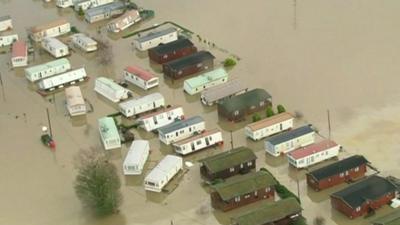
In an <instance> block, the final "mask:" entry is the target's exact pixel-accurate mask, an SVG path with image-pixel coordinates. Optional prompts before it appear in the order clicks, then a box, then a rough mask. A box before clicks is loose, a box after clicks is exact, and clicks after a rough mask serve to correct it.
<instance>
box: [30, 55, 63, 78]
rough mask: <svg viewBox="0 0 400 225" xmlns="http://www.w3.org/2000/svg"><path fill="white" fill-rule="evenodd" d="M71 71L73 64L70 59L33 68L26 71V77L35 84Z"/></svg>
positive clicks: (54, 61)
mask: <svg viewBox="0 0 400 225" xmlns="http://www.w3.org/2000/svg"><path fill="white" fill-rule="evenodd" d="M70 69H71V64H70V62H69V60H68V59H66V58H61V59H56V60H53V61H50V62H47V63H44V64H40V65H36V66H32V67H29V68H26V69H25V77H26V78H27V79H28V80H29V81H31V82H35V81H38V80H40V79H43V78H46V77H50V76H53V75H56V74H59V73H64V72H66V71H68V70H70Z"/></svg>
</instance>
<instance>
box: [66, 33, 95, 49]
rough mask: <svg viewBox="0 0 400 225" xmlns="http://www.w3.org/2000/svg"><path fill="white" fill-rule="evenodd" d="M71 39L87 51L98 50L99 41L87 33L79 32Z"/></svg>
mask: <svg viewBox="0 0 400 225" xmlns="http://www.w3.org/2000/svg"><path fill="white" fill-rule="evenodd" d="M71 41H72V43H73V44H74V45H76V46H78V47H79V48H80V49H82V50H83V51H85V52H93V51H96V50H97V42H96V41H95V40H93V39H92V38H90V37H89V36H87V35H86V34H82V33H78V34H74V35H72V36H71Z"/></svg>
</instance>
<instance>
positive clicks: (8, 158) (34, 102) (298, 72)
mask: <svg viewBox="0 0 400 225" xmlns="http://www.w3.org/2000/svg"><path fill="white" fill-rule="evenodd" d="M137 3H138V4H139V5H140V6H143V7H144V8H149V9H154V10H155V11H156V17H155V18H153V19H152V20H150V21H147V22H144V23H142V24H140V25H139V26H136V27H133V28H130V30H136V29H141V28H145V27H148V26H151V25H153V24H155V23H158V24H159V23H162V22H163V21H173V22H177V23H178V24H181V25H183V26H185V27H187V28H189V29H190V30H192V31H194V32H195V33H196V34H195V35H197V34H199V35H200V36H201V37H202V38H205V39H207V40H209V41H211V42H213V43H215V44H216V45H217V47H218V49H217V48H212V47H209V46H206V45H205V44H200V43H198V41H196V40H197V38H196V36H194V38H193V40H195V41H196V44H197V45H198V46H199V48H200V49H209V50H211V51H212V52H213V53H214V54H215V55H216V56H217V63H219V62H221V61H222V60H223V59H224V58H225V57H226V56H227V55H229V54H235V55H237V56H239V57H240V58H241V60H240V62H239V63H238V65H237V66H236V67H235V68H234V69H233V70H232V71H230V75H231V76H232V77H235V78H239V79H240V80H241V81H242V82H243V83H244V84H245V85H246V86H248V87H251V88H255V87H262V88H265V89H267V90H268V91H269V92H270V93H271V94H272V96H273V100H274V102H275V104H278V103H282V104H284V105H285V106H286V108H287V109H288V110H289V111H292V112H293V111H299V112H301V113H302V114H303V115H304V118H303V119H302V120H299V121H296V124H298V125H300V124H304V123H312V124H314V125H315V126H316V127H317V128H318V129H319V131H320V133H321V134H322V135H324V136H327V135H328V134H327V127H328V126H327V122H326V111H327V109H329V110H330V114H331V120H332V137H333V139H335V140H336V141H337V142H338V143H340V144H342V145H343V146H344V149H345V151H344V152H342V153H341V154H340V156H339V158H344V157H346V156H349V155H352V154H363V155H365V156H366V157H367V158H368V159H369V160H370V161H371V162H372V163H373V165H374V166H376V167H377V168H379V169H380V171H381V173H382V174H384V175H389V174H391V175H395V176H400V169H399V162H400V155H399V154H398V146H399V139H398V135H399V133H400V104H399V103H398V99H399V96H400V91H399V89H398V83H399V82H400V77H399V76H398V74H399V72H400V67H398V65H399V56H398V52H399V51H400V33H399V32H398V29H397V28H398V27H399V25H400V24H399V23H400V22H399V21H400V20H399V14H398V8H399V6H400V3H399V2H398V1H394V0H388V1H372V0H366V1H353V0H351V1H327V0H323V1H318V0H302V1H300V0H297V1H296V7H294V3H295V1H294V0H283V1H282V0H268V1H265V0H254V1H251V2H244V1H238V0H234V1H229V2H228V1H212V0H203V1H168V2H166V1H162V2H161V1H155V0H150V1H141V0H139V1H137ZM245 4H246V5H245ZM4 14H10V15H11V16H12V17H13V22H14V27H15V31H16V32H18V34H19V35H20V37H22V39H24V38H25V36H26V32H25V30H26V28H28V27H31V26H33V25H36V24H42V23H45V22H48V21H51V20H53V19H56V18H59V17H64V18H66V19H68V20H69V21H70V22H71V23H72V25H74V26H76V27H77V28H78V29H80V30H82V31H84V32H88V33H89V34H91V35H92V36H94V37H98V36H100V35H99V34H98V30H100V32H101V35H102V36H103V37H105V38H107V39H109V40H110V41H111V43H112V45H113V53H114V65H112V66H108V67H106V68H105V67H104V66H101V65H98V64H97V63H96V61H95V60H93V58H94V56H93V55H90V54H83V53H82V52H79V51H76V52H73V53H72V55H71V56H69V59H70V60H71V61H72V65H73V67H79V66H85V68H86V69H87V71H88V74H89V75H90V77H91V79H90V80H89V81H88V82H85V83H82V84H80V86H81V88H82V91H83V95H84V96H85V98H86V99H88V100H89V102H90V103H91V104H92V105H93V106H94V112H92V113H89V114H88V115H87V116H85V117H79V118H76V119H70V118H69V117H67V116H65V108H64V101H65V99H64V94H63V92H60V93H57V94H55V95H54V99H55V103H54V102H53V103H50V102H49V99H52V98H53V97H52V96H49V97H47V98H43V97H41V96H39V95H38V94H37V93H35V92H34V86H33V85H31V84H29V83H28V82H27V80H26V79H24V75H23V70H22V69H16V70H10V68H9V57H10V54H9V53H6V54H0V63H1V66H0V72H1V74H2V80H3V83H4V93H5V96H3V94H1V99H0V142H1V147H0V149H1V151H2V157H0V165H1V166H0V168H1V170H0V180H1V185H0V193H1V196H2V201H1V203H0V224H10V225H20V224H32V225H36V224H41V225H47V224H48V225H50V224H60V225H62V224H68V225H69V224H82V225H89V224H96V225H100V224H114V225H128V224H129V225H133V224H135V225H152V224H154V225H155V224H157V225H160V224H171V221H173V224H175V225H187V224H207V225H217V224H228V223H229V216H231V215H236V214H238V213H240V212H242V211H246V210H248V209H251V208H254V207H256V206H257V204H254V205H250V206H246V207H244V208H242V209H240V210H235V211H232V212H230V213H226V214H225V213H221V212H218V211H214V210H212V209H211V208H210V202H209V197H208V194H207V191H208V189H207V188H204V187H203V186H202V183H201V179H200V177H199V168H198V165H197V164H196V165H195V166H194V167H192V168H190V169H189V171H188V172H187V173H186V174H185V175H184V177H183V179H182V180H180V181H179V182H178V183H179V185H178V187H177V188H176V189H175V190H174V191H173V192H172V193H170V194H164V193H163V194H158V195H157V194H154V193H146V192H145V191H144V189H143V186H142V180H143V177H144V176H139V177H124V176H122V175H121V179H122V182H123V187H122V192H123V196H124V203H123V205H122V207H121V212H120V213H119V214H118V215H114V216H110V217H107V218H101V219H99V218H93V217H92V216H90V214H89V213H88V212H86V211H85V210H83V209H82V207H81V204H80V202H79V201H78V199H77V198H76V196H75V193H74V191H73V181H74V176H75V173H76V171H75V170H74V167H73V157H74V155H75V154H76V153H77V152H78V151H79V149H85V148H90V147H99V148H101V143H100V140H99V134H98V130H97V119H98V118H99V117H102V116H105V115H107V114H110V113H114V112H115V111H116V110H115V109H116V106H115V105H114V104H110V103H109V102H108V101H107V100H105V99H103V98H101V97H99V96H98V95H97V94H96V93H95V92H94V91H93V85H94V83H93V81H94V78H95V77H97V76H107V77H111V78H114V79H116V80H120V79H121V77H122V69H123V68H124V67H125V66H127V65H131V64H132V65H140V66H142V67H144V68H147V69H154V70H155V71H159V67H157V66H156V65H150V64H149V62H148V59H147V58H146V57H145V56H143V54H138V53H137V52H136V51H134V50H133V49H132V46H131V42H132V38H129V39H120V36H119V35H112V36H110V35H107V33H106V32H105V31H104V29H99V27H102V26H103V25H104V24H105V22H100V23H97V24H94V25H88V24H86V23H85V22H83V21H82V20H81V19H80V18H79V17H77V16H76V14H75V13H74V12H73V11H72V10H71V9H57V8H56V7H55V6H54V3H50V4H45V3H43V2H42V1H40V0H34V1H32V0H0V15H4ZM221 49H222V50H221ZM223 50H227V51H228V52H229V53H226V52H225V51H223ZM50 59H51V57H50V56H49V55H48V54H47V53H43V52H39V51H36V53H35V57H34V59H33V58H31V65H32V64H39V63H41V62H45V61H48V60H50ZM157 74H159V75H160V77H161V82H160V83H161V85H160V86H159V87H158V88H155V89H153V90H151V91H150V92H156V91H159V92H161V93H162V94H163V95H164V96H165V97H166V101H167V104H171V105H176V104H179V105H182V106H183V107H184V110H185V113H186V115H189V116H192V115H198V114H200V115H202V116H203V117H204V118H205V120H206V122H207V124H206V125H207V128H209V129H211V128H215V127H219V128H221V129H223V131H224V139H225V145H224V146H223V149H229V148H230V143H229V142H230V133H229V131H230V130H232V131H233V133H232V135H233V144H234V146H240V145H247V146H249V147H251V148H252V149H254V150H255V151H256V153H257V155H258V157H259V158H258V167H262V166H265V167H267V168H268V169H269V170H271V172H273V173H274V175H275V176H276V177H277V178H278V179H279V180H280V181H281V182H282V183H284V184H285V185H287V186H288V187H289V188H290V189H291V190H292V191H293V192H295V193H297V180H298V181H299V187H300V196H301V199H302V203H303V208H304V213H303V214H304V216H305V217H307V218H308V219H309V220H312V219H313V218H314V217H315V216H323V217H324V218H325V219H326V221H327V224H329V225H334V224H338V225H350V224H351V225H353V224H354V225H365V224H368V221H369V220H371V219H373V218H375V217H371V218H367V219H365V218H359V219H356V220H348V219H347V218H345V217H344V216H343V215H341V214H340V213H338V212H336V211H335V210H332V209H331V207H330V202H329V194H330V193H333V192H334V191H336V190H339V189H340V188H342V187H345V186H346V185H341V186H339V187H335V188H333V189H329V190H327V191H324V192H320V193H315V192H313V191H312V190H310V189H308V188H307V186H306V183H305V179H304V178H305V177H304V174H305V172H306V171H304V170H300V171H298V170H294V169H293V168H290V167H288V163H287V161H286V159H285V158H283V157H282V158H273V157H271V156H269V155H266V154H265V153H264V151H263V144H262V142H252V141H249V140H247V139H246V138H245V137H244V132H243V129H242V127H243V126H244V125H245V124H246V123H247V122H248V121H247V122H243V123H239V124H231V123H227V122H225V121H223V120H220V119H219V118H218V116H217V113H216V109H215V107H211V108H205V107H203V106H202V105H201V103H200V102H199V101H198V96H197V97H188V96H186V95H185V94H184V93H183V91H182V81H180V82H174V83H173V84H172V83H170V82H169V81H164V80H163V78H162V76H161V74H160V73H157ZM129 88H130V89H131V90H133V91H134V92H135V94H137V95H143V94H145V92H144V91H140V90H139V89H137V88H134V87H133V86H129ZM3 99H5V100H3ZM46 107H47V108H49V110H50V113H51V119H52V125H53V131H54V136H55V139H56V142H57V150H56V152H54V153H52V152H50V151H49V150H48V149H47V148H45V147H43V146H42V144H41V143H40V141H39V135H40V127H41V126H42V125H46V124H47V121H46V114H45V109H46ZM24 113H25V115H26V117H24ZM135 134H136V136H137V137H141V138H145V139H149V140H150V144H151V149H152V152H151V156H150V160H149V162H147V163H146V166H145V170H146V172H148V171H149V170H150V169H151V168H153V167H154V166H155V165H156V163H157V162H158V160H160V159H161V158H162V157H163V155H165V154H169V153H172V150H171V148H169V147H165V146H163V145H161V144H160V142H159V141H158V139H157V136H156V135H154V134H151V133H150V134H149V133H145V132H143V131H140V130H138V131H135ZM128 147H129V146H124V147H123V148H122V149H121V150H114V151H111V152H109V153H108V154H110V157H111V159H112V161H113V162H114V163H115V165H116V166H117V167H118V169H119V172H120V174H122V169H121V164H122V161H123V158H124V156H125V154H126V152H127V148H128ZM223 149H220V148H215V149H209V150H206V151H203V152H199V153H196V154H194V155H190V156H188V157H185V160H189V161H195V160H198V159H200V158H203V157H206V156H209V155H212V154H214V153H215V152H220V151H222V150H223ZM325 163H328V162H325ZM146 172H145V173H146ZM388 211H390V209H389V208H388V207H384V208H383V209H382V210H379V211H378V213H377V216H379V215H383V214H384V213H385V212H388Z"/></svg>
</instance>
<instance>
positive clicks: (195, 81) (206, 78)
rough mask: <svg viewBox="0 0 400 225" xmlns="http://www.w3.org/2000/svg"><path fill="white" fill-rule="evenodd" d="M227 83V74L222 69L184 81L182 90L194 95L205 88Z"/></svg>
mask: <svg viewBox="0 0 400 225" xmlns="http://www.w3.org/2000/svg"><path fill="white" fill-rule="evenodd" d="M227 81H228V73H227V72H226V70H225V69H224V68H217V69H214V70H211V71H207V72H205V73H202V74H200V75H199V76H197V77H192V78H189V79H186V80H185V81H184V82H183V90H185V92H186V93H188V94H189V95H195V94H197V93H200V92H202V91H203V90H205V89H207V88H211V87H214V86H217V85H219V84H223V83H226V82H227Z"/></svg>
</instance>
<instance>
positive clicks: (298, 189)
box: [296, 178, 300, 200]
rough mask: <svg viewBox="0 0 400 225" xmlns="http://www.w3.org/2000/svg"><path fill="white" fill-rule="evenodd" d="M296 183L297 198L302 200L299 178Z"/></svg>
mask: <svg viewBox="0 0 400 225" xmlns="http://www.w3.org/2000/svg"><path fill="white" fill-rule="evenodd" d="M296 182H297V197H298V198H299V200H300V184H299V179H298V178H297V179H296Z"/></svg>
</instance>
